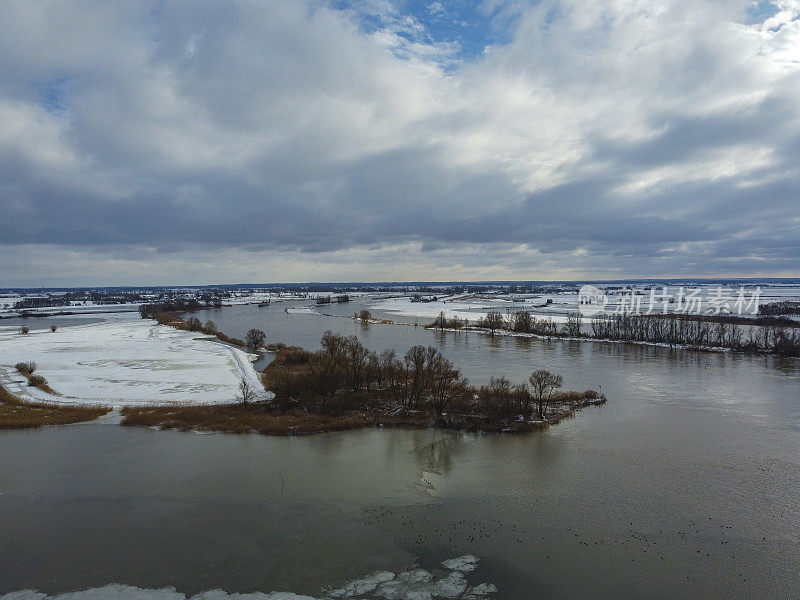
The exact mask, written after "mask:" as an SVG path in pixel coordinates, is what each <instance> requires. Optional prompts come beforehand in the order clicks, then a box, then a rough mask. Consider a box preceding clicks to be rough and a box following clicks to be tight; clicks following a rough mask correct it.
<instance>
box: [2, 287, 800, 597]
mask: <svg viewBox="0 0 800 600" xmlns="http://www.w3.org/2000/svg"><path fill="white" fill-rule="evenodd" d="M368 304H369V303H368V302H367V303H366V305H368ZM364 305H365V304H364V303H362V302H351V303H349V304H343V305H333V306H329V307H325V308H323V309H319V311H316V309H314V307H313V306H311V304H309V303H301V302H297V303H294V304H291V303H290V304H280V303H275V304H273V305H272V306H270V307H266V308H258V307H256V306H243V307H230V308H224V309H221V310H214V311H204V312H203V313H201V314H199V315H198V316H199V317H200V318H201V319H202V320H204V321H205V320H207V319H213V320H214V321H215V322H216V324H217V325H218V327H219V328H220V329H221V330H222V331H224V332H226V333H227V334H229V335H232V336H236V337H241V336H243V335H244V333H245V332H246V331H247V329H249V328H251V327H258V328H261V329H263V330H264V331H265V332H266V333H267V341H268V342H278V341H282V342H286V343H293V344H298V345H302V346H305V347H308V348H313V347H317V345H318V343H319V337H320V335H321V333H322V332H323V331H324V330H326V329H331V330H333V331H337V332H341V333H346V334H355V335H358V336H359V337H360V338H361V339H362V341H363V342H364V343H365V345H367V346H368V347H370V348H372V349H376V350H382V349H384V348H388V347H393V348H395V349H396V350H398V352H399V353H402V352H404V351H405V350H406V349H407V348H408V347H409V346H411V345H414V344H425V345H435V346H437V347H438V348H440V349H441V350H442V351H443V352H444V353H445V354H446V355H447V356H448V357H449V358H450V359H451V360H453V362H454V363H455V364H456V366H457V367H459V368H460V369H461V370H462V372H463V373H464V374H465V375H466V376H467V377H468V378H469V379H470V381H471V382H473V383H482V382H485V381H487V380H488V379H489V377H491V376H497V375H506V376H507V377H509V379H511V380H512V382H522V381H524V380H525V378H526V377H527V375H528V374H529V373H530V371H532V370H534V369H538V368H546V369H550V370H552V371H555V372H558V373H561V374H563V376H564V386H565V388H567V389H579V390H583V389H587V388H594V389H598V388H600V387H602V391H603V392H604V393H605V394H606V395H607V396H608V398H609V402H608V404H606V405H605V406H601V407H591V408H588V409H584V410H583V411H581V412H580V413H579V414H578V415H577V416H576V417H575V418H573V419H568V420H565V421H563V422H561V423H560V424H559V425H557V426H554V427H551V428H550V429H549V430H546V431H544V432H538V433H534V434H531V435H525V436H516V435H473V434H463V433H458V432H449V431H448V432H445V431H433V430H423V431H418V430H381V429H375V430H363V431H356V432H346V433H332V434H323V435H317V436H312V437H303V438H274V437H262V436H256V435H250V436H238V435H222V434H215V435H199V434H195V433H178V432H172V431H154V430H148V429H128V428H121V427H118V426H116V425H112V424H86V425H78V426H70V427H60V428H50V429H42V430H38V431H34V430H29V431H3V432H0V532H2V533H0V565H2V569H1V570H0V595H2V594H4V593H8V592H12V591H15V590H22V589H38V590H40V591H42V592H45V593H47V594H56V593H60V592H66V591H70V590H86V589H89V588H97V587H101V586H104V585H107V584H113V583H116V584H125V585H129V586H135V587H136V588H137V589H138V588H141V590H139V591H140V592H141V597H142V598H144V597H155V596H145V595H144V594H145V593H146V592H144V591H143V590H145V589H158V590H163V589H164V588H175V589H176V590H177V591H178V592H180V593H183V594H194V593H198V592H202V591H206V590H214V589H222V590H225V591H226V592H229V593H233V592H254V591H261V592H273V591H290V592H295V593H297V594H308V595H310V596H314V597H324V595H323V592H322V590H323V588H327V587H330V586H334V587H335V586H339V585H342V584H345V583H346V582H348V581H353V580H354V579H358V578H360V577H364V576H365V575H368V574H370V573H373V572H375V571H391V572H393V573H403V572H408V569H410V568H411V567H412V566H413V565H414V564H417V565H419V566H420V567H422V568H424V569H427V570H429V571H431V572H432V573H433V574H434V576H437V575H436V573H437V571H436V569H439V570H441V569H442V568H443V567H442V566H441V563H442V561H444V560H446V559H449V558H453V557H459V556H463V555H468V554H469V555H474V556H476V557H478V558H479V562H478V566H477V568H476V569H475V570H474V571H471V572H469V573H467V575H466V577H467V579H468V581H469V584H470V585H474V584H477V583H483V582H485V583H491V584H493V585H495V586H496V587H497V589H498V591H497V592H496V593H494V594H491V595H490V596H488V597H492V598H498V599H528V598H531V599H533V598H645V597H646V598H685V597H724V596H729V597H736V598H742V597H749V598H793V597H796V591H797V589H800V549H799V548H800V510H798V508H800V361H797V360H781V359H777V358H775V357H754V356H743V355H731V354H726V353H696V352H686V351H670V350H668V349H665V348H656V347H648V346H636V345H630V344H606V343H592V342H569V341H560V340H550V341H548V340H537V339H520V338H511V337H503V336H495V337H494V338H492V337H489V336H485V335H480V334H476V333H448V332H436V331H430V330H425V329H424V328H423V327H421V326H420V327H414V326H413V322H414V319H413V318H412V319H407V320H408V321H409V322H410V323H412V324H409V325H407V326H397V325H369V326H363V325H361V324H360V323H357V322H355V321H353V320H352V319H348V318H346V317H347V316H348V315H352V314H353V313H354V312H356V311H358V310H360V309H361V308H362V307H363V306H364ZM289 306H296V307H298V308H309V309H310V310H311V311H312V312H308V311H301V312H291V313H287V312H285V309H286V308H287V307H289ZM320 312H324V313H327V315H323V314H320ZM376 316H381V315H376ZM422 322H423V321H422V320H421V321H420V323H422ZM134 591H135V590H134ZM356 597H362V596H356ZM363 597H369V596H367V595H365V596H363ZM385 597H389V596H388V595H385ZM394 597H404V596H394Z"/></svg>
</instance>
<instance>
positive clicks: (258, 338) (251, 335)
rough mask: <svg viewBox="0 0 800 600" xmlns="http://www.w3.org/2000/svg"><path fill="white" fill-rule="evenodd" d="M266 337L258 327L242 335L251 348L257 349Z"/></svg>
mask: <svg viewBox="0 0 800 600" xmlns="http://www.w3.org/2000/svg"><path fill="white" fill-rule="evenodd" d="M265 339H267V334H266V333H264V332H263V331H261V330H260V329H251V330H250V331H248V332H247V335H245V337H244V341H245V342H247V345H248V346H250V347H251V348H255V349H258V348H260V347H261V346H263V345H264V340H265Z"/></svg>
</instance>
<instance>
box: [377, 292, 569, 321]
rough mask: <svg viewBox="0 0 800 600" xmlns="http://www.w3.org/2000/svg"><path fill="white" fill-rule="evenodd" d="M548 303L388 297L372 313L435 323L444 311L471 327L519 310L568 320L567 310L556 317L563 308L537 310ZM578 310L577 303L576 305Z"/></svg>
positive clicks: (449, 316)
mask: <svg viewBox="0 0 800 600" xmlns="http://www.w3.org/2000/svg"><path fill="white" fill-rule="evenodd" d="M543 303H544V300H542V299H540V298H531V299H529V300H526V301H525V302H512V300H511V298H510V297H508V296H506V297H505V298H492V299H486V298H474V297H473V298H464V299H460V298H459V297H447V296H443V297H440V298H439V299H438V300H436V301H435V302H412V301H411V298H410V297H404V298H387V299H384V300H380V301H378V302H376V303H375V304H373V305H371V306H370V307H369V308H370V309H371V310H372V309H374V310H381V311H384V312H386V313H388V314H390V315H391V314H395V315H403V316H406V317H417V318H419V319H420V320H421V322H424V323H428V322H432V321H433V320H434V319H435V318H436V317H438V316H439V313H442V312H444V316H445V317H446V318H448V319H452V318H453V317H458V318H459V319H468V320H469V322H470V323H471V324H473V325H474V324H475V322H476V321H477V320H478V319H482V318H483V317H485V316H486V313H488V312H490V311H499V312H501V313H503V314H506V313H507V312H509V311H510V312H515V311H518V310H528V311H531V312H532V313H533V314H534V315H536V316H537V318H540V317H541V318H548V317H550V318H552V319H553V321H555V322H557V323H558V322H564V321H566V316H565V315H566V313H567V312H569V311H568V310H567V309H565V308H564V309H563V310H562V312H563V314H561V315H559V314H555V312H556V311H557V310H559V308H560V307H558V306H555V307H554V306H553V305H552V304H551V305H549V306H548V311H547V313H540V311H537V310H536V308H537V307H540V306H541V304H543ZM575 308H576V309H577V302H576V303H575Z"/></svg>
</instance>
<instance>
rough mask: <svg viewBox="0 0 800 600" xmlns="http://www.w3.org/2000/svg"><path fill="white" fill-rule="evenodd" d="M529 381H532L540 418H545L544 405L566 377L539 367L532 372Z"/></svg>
mask: <svg viewBox="0 0 800 600" xmlns="http://www.w3.org/2000/svg"><path fill="white" fill-rule="evenodd" d="M528 381H530V382H531V388H532V390H533V396H534V397H535V398H536V403H537V405H538V408H539V418H540V419H544V407H545V405H546V404H547V403H548V402H549V401H550V397H551V396H552V395H553V392H554V391H555V390H557V389H558V388H560V387H561V386H562V385H563V383H564V378H563V377H562V376H561V375H556V374H555V373H551V372H550V371H547V370H545V369H539V370H538V371H534V372H533V373H531V376H530V377H529V378H528Z"/></svg>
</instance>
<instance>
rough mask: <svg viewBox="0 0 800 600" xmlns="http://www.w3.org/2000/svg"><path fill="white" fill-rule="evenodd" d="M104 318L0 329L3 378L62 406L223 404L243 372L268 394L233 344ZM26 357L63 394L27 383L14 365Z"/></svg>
mask: <svg viewBox="0 0 800 600" xmlns="http://www.w3.org/2000/svg"><path fill="white" fill-rule="evenodd" d="M106 316H107V317H108V319H107V320H106V321H104V322H103V323H94V324H90V325H79V326H76V327H65V328H63V329H59V330H58V331H57V332H55V333H51V332H50V331H38V332H31V333H29V334H28V335H21V334H20V333H19V331H18V330H17V331H2V332H0V383H2V384H3V386H4V387H6V388H7V389H8V390H9V391H10V392H11V393H13V394H15V395H16V396H18V397H19V398H22V399H29V400H39V401H46V402H51V403H59V404H99V405H109V406H122V405H158V404H170V403H178V404H223V403H228V402H234V401H235V400H236V396H237V394H238V387H239V383H240V381H241V379H242V378H245V379H247V381H248V382H249V383H250V385H251V386H252V387H253V388H254V389H256V390H260V392H261V396H266V395H267V392H265V391H264V389H263V386H262V385H261V382H260V381H259V378H258V374H257V373H256V372H255V370H254V369H253V366H252V364H251V360H252V356H251V355H249V354H247V353H245V352H243V351H241V350H239V349H238V348H233V347H231V346H228V345H225V344H221V343H219V342H217V341H215V340H213V338H204V337H202V336H201V335H200V334H197V333H192V332H187V331H179V330H177V329H173V328H171V327H166V326H162V325H157V324H155V322H154V321H149V320H143V319H140V318H139V316H138V315H137V314H115V315H106ZM23 361H25V362H27V361H33V362H35V363H36V364H37V370H36V373H37V374H39V375H42V376H44V377H45V378H46V379H47V381H48V383H49V384H50V387H52V388H53V389H54V390H56V391H57V392H59V393H60V394H61V396H53V395H50V394H47V393H45V392H43V391H41V390H39V389H37V388H33V387H30V386H28V385H27V380H26V379H25V378H24V377H22V376H21V375H20V374H19V373H17V371H16V369H15V368H14V365H15V364H16V363H18V362H23Z"/></svg>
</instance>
